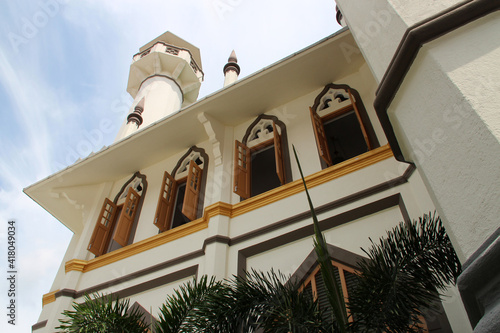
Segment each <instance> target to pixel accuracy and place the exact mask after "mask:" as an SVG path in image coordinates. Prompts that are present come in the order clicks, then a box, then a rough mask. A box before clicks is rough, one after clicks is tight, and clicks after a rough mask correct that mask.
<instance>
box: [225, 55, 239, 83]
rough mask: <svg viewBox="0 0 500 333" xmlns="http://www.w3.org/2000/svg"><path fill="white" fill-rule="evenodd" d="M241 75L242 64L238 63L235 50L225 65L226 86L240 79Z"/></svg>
mask: <svg viewBox="0 0 500 333" xmlns="http://www.w3.org/2000/svg"><path fill="white" fill-rule="evenodd" d="M238 75H240V66H239V65H238V58H236V52H234V50H233V51H232V52H231V55H230V56H229V58H228V59H227V64H226V65H225V66H224V87H225V86H227V85H229V84H231V83H233V82H235V81H236V80H238Z"/></svg>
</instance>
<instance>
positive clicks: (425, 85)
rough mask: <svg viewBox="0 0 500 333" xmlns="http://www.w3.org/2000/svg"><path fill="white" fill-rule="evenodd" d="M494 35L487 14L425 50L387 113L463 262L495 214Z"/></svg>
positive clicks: (499, 195) (498, 123)
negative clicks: (418, 171)
mask: <svg viewBox="0 0 500 333" xmlns="http://www.w3.org/2000/svg"><path fill="white" fill-rule="evenodd" d="M499 29H500V15H499V14H498V13H497V14H491V15H489V16H487V17H484V18H482V19H480V20H477V21H476V22H473V23H471V24H469V25H467V26H464V27H462V28H460V29H457V30H455V31H454V32H452V33H450V34H448V35H445V36H443V37H441V38H439V39H437V40H435V41H433V42H431V43H429V44H428V45H425V46H424V47H423V48H422V50H421V51H420V52H419V55H418V57H417V59H416V60H415V62H414V64H413V66H412V67H411V69H410V71H409V73H408V74H407V76H406V78H405V81H404V82H403V84H402V85H401V87H400V89H399V91H398V93H397V95H396V97H395V99H394V101H393V103H392V104H391V106H390V108H389V116H390V119H391V122H393V125H394V128H395V131H396V135H397V137H398V141H400V143H401V147H402V149H403V154H404V155H405V158H407V159H408V160H411V161H414V162H416V164H417V166H418V168H419V170H420V171H421V174H422V177H423V179H424V181H425V183H426V185H427V187H428V188H429V189H430V192H431V195H432V196H433V198H434V201H435V202H436V205H437V208H438V211H439V212H440V214H441V215H442V217H443V218H444V220H445V222H446V223H447V228H448V231H449V232H450V234H451V236H452V239H453V241H454V244H455V245H456V248H457V252H458V253H459V255H460V257H461V259H462V260H465V259H467V258H469V257H470V256H471V255H472V254H473V253H474V251H475V250H476V249H477V248H478V247H479V246H480V245H481V244H482V243H483V242H484V241H485V240H486V239H487V237H488V236H490V235H491V233H492V232H493V231H495V230H496V229H497V228H498V216H500V205H499V203H500V172H499V171H498V170H499V169H498V165H499V162H500V135H499V133H500V113H498V105H500V96H499V94H498V91H499V84H498V80H497V78H498V77H500V66H499V64H498V61H496V59H499V58H500V41H499V40H498V38H495V37H494V34H495V33H496V32H498V31H499Z"/></svg>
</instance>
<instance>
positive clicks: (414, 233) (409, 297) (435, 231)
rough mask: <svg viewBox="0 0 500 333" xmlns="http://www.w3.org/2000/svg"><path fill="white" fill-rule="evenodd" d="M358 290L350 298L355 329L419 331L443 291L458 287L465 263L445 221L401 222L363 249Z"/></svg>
mask: <svg viewBox="0 0 500 333" xmlns="http://www.w3.org/2000/svg"><path fill="white" fill-rule="evenodd" d="M363 251H364V252H365V253H366V254H367V256H368V259H366V260H362V261H361V262H359V263H358V265H359V272H360V278H359V280H358V287H357V288H356V289H355V290H354V291H353V292H352V293H351V294H350V295H349V308H350V309H351V312H353V313H355V314H356V316H355V321H354V323H353V327H354V328H355V330H356V331H361V332H363V331H375V332H382V331H389V332H401V331H404V332H414V331H418V329H419V328H418V326H416V325H415V324H416V323H418V321H419V318H418V317H419V316H420V315H421V311H422V310H424V309H426V308H429V307H430V306H431V304H432V303H433V302H436V301H438V300H439V299H440V295H439V290H442V289H444V288H445V287H446V284H448V283H454V282H455V281H456V278H457V277H458V275H459V274H460V272H461V266H460V261H459V260H458V257H457V255H456V253H455V250H454V249H453V246H452V245H451V241H450V239H449V237H448V235H447V234H446V231H445V229H444V227H443V224H442V222H441V219H440V218H439V217H436V216H435V214H434V215H431V214H429V215H424V216H423V218H422V217H421V218H420V219H419V221H413V222H411V223H405V222H401V223H400V224H399V225H398V226H397V227H395V228H394V229H393V230H392V231H390V232H388V233H387V237H384V238H381V239H380V241H379V243H378V244H376V243H374V242H373V241H372V246H371V247H370V249H368V250H367V251H366V250H363Z"/></svg>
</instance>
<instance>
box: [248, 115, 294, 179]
mask: <svg viewBox="0 0 500 333" xmlns="http://www.w3.org/2000/svg"><path fill="white" fill-rule="evenodd" d="M262 120H271V121H272V122H274V124H276V126H277V127H278V128H279V129H280V131H281V133H280V135H281V140H282V147H283V162H284V166H285V178H286V183H289V182H291V181H292V168H291V164H290V151H289V149H288V136H287V134H286V125H285V123H284V122H282V121H281V120H279V119H278V117H276V116H273V115H268V114H264V113H263V114H261V115H259V116H258V117H257V118H256V119H255V120H254V121H253V122H252V123H251V124H250V125H249V126H248V128H247V130H246V132H245V135H244V136H243V140H242V142H243V144H245V145H247V144H248V141H249V139H250V140H251V134H252V132H253V130H254V128H255V126H257V125H258V124H259V123H260V122H261V121H262Z"/></svg>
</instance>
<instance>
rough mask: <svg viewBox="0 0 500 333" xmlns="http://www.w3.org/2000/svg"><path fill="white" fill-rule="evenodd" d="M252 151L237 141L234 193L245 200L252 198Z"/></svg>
mask: <svg viewBox="0 0 500 333" xmlns="http://www.w3.org/2000/svg"><path fill="white" fill-rule="evenodd" d="M250 167H251V166H250V149H249V148H248V147H247V146H246V145H244V144H243V143H241V142H239V141H238V140H236V141H235V151H234V193H236V194H238V195H239V196H240V197H242V198H243V199H248V198H250V170H251V169H250Z"/></svg>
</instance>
